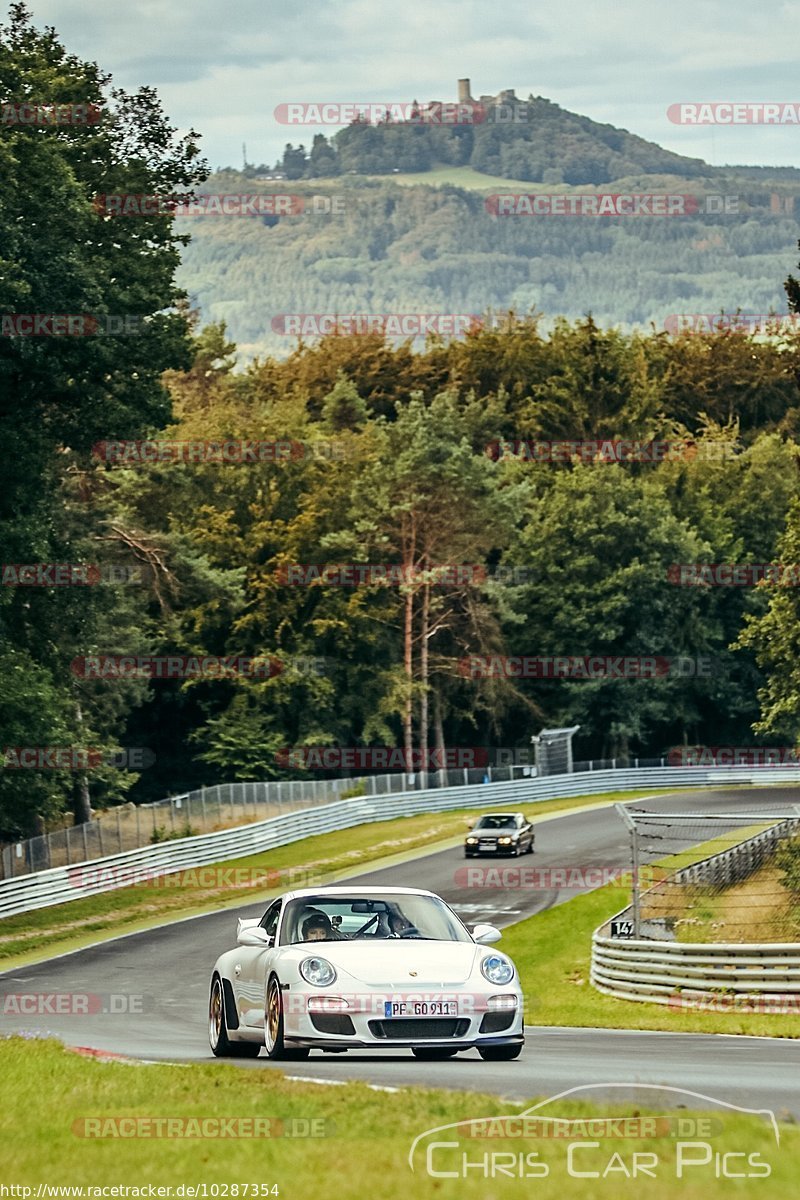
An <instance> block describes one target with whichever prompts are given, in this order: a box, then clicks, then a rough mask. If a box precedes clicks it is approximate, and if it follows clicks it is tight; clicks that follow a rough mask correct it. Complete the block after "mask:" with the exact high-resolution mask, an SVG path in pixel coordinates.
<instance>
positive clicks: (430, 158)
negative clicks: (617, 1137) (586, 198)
mask: <svg viewBox="0 0 800 1200" xmlns="http://www.w3.org/2000/svg"><path fill="white" fill-rule="evenodd" d="M442 163H449V164H451V165H453V166H471V167H474V169H475V170H476V171H482V172H483V173H485V174H487V175H500V176H502V177H503V178H504V179H524V180H528V181H530V182H531V183H549V184H559V183H567V184H571V185H579V184H601V183H609V182H610V181H611V180H613V179H623V178H625V176H628V175H640V174H647V175H654V174H670V175H681V176H683V177H684V178H687V179H690V178H697V177H699V176H711V175H714V174H715V173H716V172H715V169H714V168H713V167H710V166H709V165H708V164H707V163H705V162H704V161H703V160H702V159H700V158H689V157H686V156H684V155H681V154H675V153H673V152H672V151H670V150H664V149H663V148H662V147H661V146H658V145H656V144H655V143H654V142H648V141H646V140H645V139H644V138H641V137H637V136H636V134H633V133H628V131H627V130H625V129H617V128H616V127H615V126H613V125H604V124H600V123H598V122H597V121H592V120H591V119H590V118H589V117H583V116H580V115H578V114H577V113H572V112H569V111H568V110H567V109H564V108H561V107H560V105H558V104H554V103H553V101H552V100H546V99H545V98H544V97H543V96H536V97H534V96H529V97H528V99H527V100H526V101H519V102H516V103H514V104H506V105H503V104H496V105H492V104H490V105H488V106H486V110H485V120H481V121H480V122H476V123H471V122H465V123H463V124H451V125H448V124H435V123H429V122H426V121H425V120H424V118H423V117H419V118H417V119H411V120H408V121H400V120H392V119H386V120H382V121H379V122H369V121H354V122H352V123H351V124H350V125H348V126H346V127H345V128H344V129H340V130H339V131H338V132H337V133H335V134H333V136H332V137H330V138H327V137H325V135H324V134H321V133H320V134H315V136H314V138H313V141H312V143H311V146H310V147H309V149H308V150H306V147H305V146H304V145H302V144H301V145H297V146H295V145H294V144H292V143H289V144H287V146H286V148H285V150H284V152H283V157H282V159H281V161H280V162H279V163H276V165H275V169H278V168H280V169H282V170H283V171H284V172H285V173H286V176H287V178H288V179H324V178H330V177H331V176H336V175H347V174H357V175H388V174H391V173H392V172H393V171H399V172H409V171H410V172H416V171H429V170H431V169H432V168H433V167H434V166H437V165H439V164H442ZM269 169H270V168H268V167H267V166H266V165H262V166H261V167H259V168H257V170H258V171H268V170H269Z"/></svg>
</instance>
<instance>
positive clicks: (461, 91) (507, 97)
mask: <svg viewBox="0 0 800 1200" xmlns="http://www.w3.org/2000/svg"><path fill="white" fill-rule="evenodd" d="M458 103H459V104H486V105H490V104H517V103H518V100H517V97H516V95H515V94H514V89H513V88H504V89H503V91H502V92H498V93H497V95H496V96H478V97H477V98H476V97H475V96H473V95H471V94H470V81H469V79H459V81H458Z"/></svg>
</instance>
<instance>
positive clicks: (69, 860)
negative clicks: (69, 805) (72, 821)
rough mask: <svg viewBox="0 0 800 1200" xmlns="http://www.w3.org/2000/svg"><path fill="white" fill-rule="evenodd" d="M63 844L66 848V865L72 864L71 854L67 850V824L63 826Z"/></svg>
mask: <svg viewBox="0 0 800 1200" xmlns="http://www.w3.org/2000/svg"><path fill="white" fill-rule="evenodd" d="M64 845H65V847H66V850H67V866H68V867H71V866H72V855H71V854H70V852H69V825H65V826H64Z"/></svg>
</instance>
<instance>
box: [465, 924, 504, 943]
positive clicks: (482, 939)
mask: <svg viewBox="0 0 800 1200" xmlns="http://www.w3.org/2000/svg"><path fill="white" fill-rule="evenodd" d="M472 936H473V938H474V939H475V941H476V942H477V943H478V945H479V946H488V945H490V943H491V942H499V941H500V938H501V937H502V936H503V935H502V933H501V932H500V930H499V929H496V928H495V926H494V925H476V926H475V928H474V929H473V931H472Z"/></svg>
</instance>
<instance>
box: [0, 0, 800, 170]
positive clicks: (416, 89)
mask: <svg viewBox="0 0 800 1200" xmlns="http://www.w3.org/2000/svg"><path fill="white" fill-rule="evenodd" d="M28 4H29V8H30V9H31V12H32V14H33V18H34V22H35V24H36V25H38V26H44V25H53V26H55V28H56V30H57V32H58V34H59V35H60V37H61V39H62V41H63V42H64V43H65V45H66V46H67V49H68V50H69V51H70V52H72V53H74V54H77V55H79V56H80V57H82V58H86V59H92V60H95V61H97V62H98V63H99V64H100V66H101V67H102V68H103V69H104V70H106V71H108V72H110V73H111V74H112V75H113V76H114V82H115V83H116V84H117V85H118V86H121V87H124V88H126V89H127V90H134V89H135V88H137V87H139V86H141V85H149V86H152V87H155V88H156V89H157V91H158V93H159V95H160V96H161V99H162V103H163V105H164V108H165V110H166V112H167V114H168V115H169V117H170V119H171V120H172V122H173V124H175V125H176V126H178V128H179V129H180V130H181V131H185V130H187V129H188V128H190V127H194V128H195V129H196V130H197V131H198V132H199V133H201V134H202V135H203V136H202V141H201V146H202V150H203V153H204V154H205V156H206V158H207V159H208V160H209V162H210V163H211V165H212V167H217V166H224V165H234V166H239V165H241V163H242V144H243V143H245V144H246V146H247V158H248V161H249V162H251V163H256V164H259V163H262V162H264V163H268V164H272V163H274V162H275V161H276V159H278V158H279V157H280V155H281V154H282V152H283V147H284V146H285V144H286V142H288V141H291V142H293V143H295V144H297V143H299V142H301V141H302V142H304V143H305V145H306V146H308V145H309V144H310V142H311V139H312V137H313V134H314V132H315V130H314V129H313V128H309V127H305V128H302V129H301V128H297V127H287V126H286V125H281V124H279V123H278V121H276V119H275V116H274V112H275V109H276V107H277V106H278V105H280V104H284V103H288V102H306V103H315V102H340V103H341V102H348V101H359V102H364V103H366V102H383V101H393V102H408V101H410V100H413V99H415V98H416V99H418V100H419V101H421V102H424V101H426V100H431V99H438V100H451V99H453V100H454V99H455V98H456V86H457V85H456V81H457V80H458V79H459V78H461V77H469V78H471V80H472V93H473V95H475V96H477V95H479V94H481V93H491V94H494V93H496V92H498V91H500V89H501V88H514V89H515V90H516V93H517V96H518V97H522V98H526V97H527V96H528V94H529V93H532V94H533V95H534V96H537V95H541V96H545V97H547V98H548V99H550V100H553V101H555V102H556V103H557V104H560V105H561V106H562V107H563V108H567V109H570V110H571V111H573V112H577V113H582V114H584V115H585V116H588V117H591V118H592V119H593V120H596V121H601V122H607V123H609V124H612V125H616V126H618V127H620V128H623V129H627V130H629V131H630V132H631V133H636V134H639V135H640V136H641V137H644V138H647V139H648V140H650V141H654V142H658V143H659V144H660V145H662V146H664V147H666V148H667V149H669V150H674V151H676V152H677V153H679V154H688V155H691V156H694V157H699V158H703V159H705V160H706V161H707V162H709V163H711V164H712V165H715V166H720V165H723V164H725V163H731V164H752V165H762V164H763V165H766V164H769V165H781V166H800V126H793V125H785V126H772V127H770V126H764V125H737V126H734V127H728V128H726V127H724V126H713V127H712V126H704V127H690V126H681V125H675V124H673V123H672V122H670V121H669V119H668V118H667V108H668V107H669V105H671V104H674V103H680V102H700V101H717V102H720V101H754V102H760V101H777V102H798V101H800V86H798V83H797V76H798V71H797V60H798V47H800V5H798V4H796V3H791V2H790V3H770V4H763V5H762V6H758V5H756V4H753V3H746V2H745V0H727V2H726V3H720V2H718V0H699V2H698V0H669V3H666V2H663V3H658V2H654V0H570V2H569V3H567V4H564V3H561V4H552V5H547V4H542V3H541V2H540V3H535V2H534V0H503V3H502V4H497V3H495V4H492V3H487V2H486V0H401V2H400V3H398V2H397V0H287V2H285V3H282V2H276V0H231V2H229V3H228V4H225V3H220V2H219V0H191V3H187V4H186V5H182V4H176V3H175V2H174V0H125V3H124V4H114V3H109V0H28ZM0 11H2V8H0ZM324 132H326V133H331V132H334V130H333V129H327V130H325V131H324Z"/></svg>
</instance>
